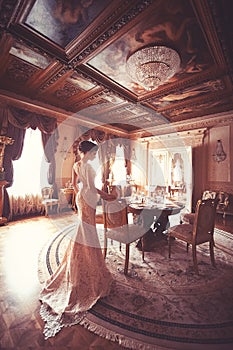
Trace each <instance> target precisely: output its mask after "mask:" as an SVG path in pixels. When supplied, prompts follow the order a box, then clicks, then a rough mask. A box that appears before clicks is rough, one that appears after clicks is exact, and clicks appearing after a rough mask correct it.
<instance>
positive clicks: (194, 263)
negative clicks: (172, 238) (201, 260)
mask: <svg viewBox="0 0 233 350" xmlns="http://www.w3.org/2000/svg"><path fill="white" fill-rule="evenodd" d="M192 253H193V266H194V270H195V272H196V273H197V274H198V275H199V271H198V266H197V249H196V246H195V244H192Z"/></svg>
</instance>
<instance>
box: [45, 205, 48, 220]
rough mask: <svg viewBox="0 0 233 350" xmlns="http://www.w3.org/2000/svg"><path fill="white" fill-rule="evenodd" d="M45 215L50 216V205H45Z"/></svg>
mask: <svg viewBox="0 0 233 350" xmlns="http://www.w3.org/2000/svg"><path fill="white" fill-rule="evenodd" d="M45 216H46V217H48V216H49V213H48V206H47V205H45Z"/></svg>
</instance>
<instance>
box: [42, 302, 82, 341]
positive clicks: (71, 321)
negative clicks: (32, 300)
mask: <svg viewBox="0 0 233 350" xmlns="http://www.w3.org/2000/svg"><path fill="white" fill-rule="evenodd" d="M86 315H87V311H83V312H78V313H77V314H75V315H72V316H71V315H66V314H65V313H64V314H63V315H58V314H56V313H53V312H52V310H51V308H50V306H49V305H47V304H45V303H43V304H42V305H41V308H40V316H41V318H42V320H43V321H44V322H45V325H44V330H43V334H44V338H45V339H48V338H50V337H55V335H56V334H57V333H58V332H60V330H61V329H62V328H63V327H70V326H73V325H75V324H78V323H80V322H81V321H82V320H83V319H84V317H85V316H86Z"/></svg>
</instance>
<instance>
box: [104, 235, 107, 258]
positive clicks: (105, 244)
mask: <svg viewBox="0 0 233 350" xmlns="http://www.w3.org/2000/svg"><path fill="white" fill-rule="evenodd" d="M107 249H108V239H107V237H106V234H104V251H103V256H104V259H105V258H106V255H107Z"/></svg>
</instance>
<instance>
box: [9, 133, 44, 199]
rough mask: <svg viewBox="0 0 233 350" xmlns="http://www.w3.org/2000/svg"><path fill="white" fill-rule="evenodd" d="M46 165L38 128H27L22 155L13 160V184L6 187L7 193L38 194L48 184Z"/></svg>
mask: <svg viewBox="0 0 233 350" xmlns="http://www.w3.org/2000/svg"><path fill="white" fill-rule="evenodd" d="M48 167H49V164H48V163H47V162H46V160H45V157H44V150H43V145H42V140H41V132H40V130H39V129H36V130H33V129H27V130H26V133H25V138H24V145H23V151H22V155H21V157H20V158H19V159H18V160H15V161H13V168H14V175H13V185H12V186H11V187H9V188H8V189H7V191H8V193H9V195H11V194H12V195H14V196H24V195H25V194H40V193H41V188H42V187H44V186H48V181H47V174H48Z"/></svg>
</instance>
